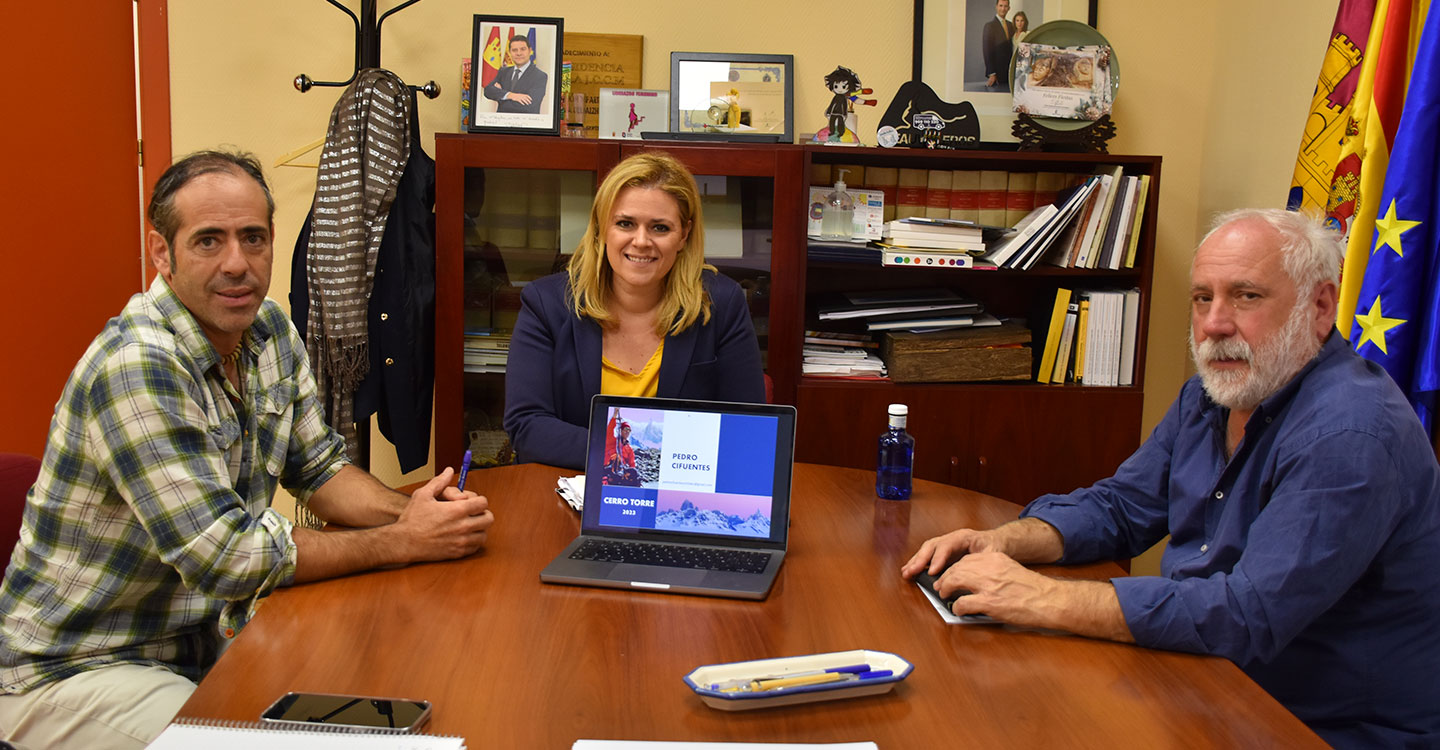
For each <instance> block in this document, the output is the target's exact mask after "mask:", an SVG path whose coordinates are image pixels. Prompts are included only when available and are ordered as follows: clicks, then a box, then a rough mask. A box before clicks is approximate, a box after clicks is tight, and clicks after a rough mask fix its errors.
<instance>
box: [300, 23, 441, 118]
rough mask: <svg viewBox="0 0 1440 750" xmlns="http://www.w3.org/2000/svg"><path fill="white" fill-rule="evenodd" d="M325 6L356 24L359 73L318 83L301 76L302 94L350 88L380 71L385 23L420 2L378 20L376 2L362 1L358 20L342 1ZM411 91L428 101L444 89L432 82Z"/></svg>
mask: <svg viewBox="0 0 1440 750" xmlns="http://www.w3.org/2000/svg"><path fill="white" fill-rule="evenodd" d="M325 2H327V3H330V4H331V5H333V6H335V7H337V8H339V9H340V10H342V11H344V13H345V15H347V16H350V20H351V21H352V22H354V24H355V72H353V73H351V74H350V77H349V78H347V79H345V80H343V81H316V80H313V79H311V78H310V76H308V75H305V74H304V73H301V74H300V75H298V76H295V88H297V89H299V90H300V93H302V94H303V93H305V92H306V91H309V90H310V89H311V88H314V87H315V86H349V85H350V84H351V83H353V82H354V81H355V78H356V77H357V76H359V75H360V71H362V70H365V69H366V68H378V67H380V26H381V25H382V24H384V23H385V19H387V18H389V17H390V16H393V15H395V14H396V13H398V12H400V11H402V10H404V9H405V8H408V7H410V6H412V5H414V4H415V3H418V2H420V0H406V1H405V2H403V3H400V4H399V5H397V6H395V7H393V8H391V9H390V10H388V11H386V12H385V13H384V14H383V15H380V16H378V17H377V16H376V8H375V3H376V0H360V17H358V18H357V17H356V16H355V14H354V13H353V12H351V10H350V9H349V8H347V7H345V6H344V5H341V4H340V3H339V2H338V0H325ZM410 88H411V89H412V90H414V91H418V92H420V93H422V94H424V95H425V98H427V99H434V98H435V97H437V96H439V95H440V87H439V86H438V85H436V83H435V82H434V81H430V82H429V83H426V84H425V85H424V86H411V87H410Z"/></svg>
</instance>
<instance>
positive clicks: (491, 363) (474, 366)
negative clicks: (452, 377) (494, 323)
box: [465, 329, 510, 373]
mask: <svg viewBox="0 0 1440 750" xmlns="http://www.w3.org/2000/svg"><path fill="white" fill-rule="evenodd" d="M509 356H510V331H508V330H494V329H484V330H474V331H466V332H465V372H498V373H503V372H505V360H506V358H507V357H509Z"/></svg>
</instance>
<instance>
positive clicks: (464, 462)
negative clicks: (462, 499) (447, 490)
mask: <svg viewBox="0 0 1440 750" xmlns="http://www.w3.org/2000/svg"><path fill="white" fill-rule="evenodd" d="M469 473H470V451H468V450H467V451H465V457H464V458H462V459H460V481H459V483H457V484H456V489H459V490H460V491H461V492H464V491H465V476H466V475H468V474H469Z"/></svg>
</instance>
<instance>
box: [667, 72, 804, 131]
mask: <svg viewBox="0 0 1440 750" xmlns="http://www.w3.org/2000/svg"><path fill="white" fill-rule="evenodd" d="M794 66H795V57H794V56H793V55H751V54H739V53H713V52H671V53H670V131H671V132H672V133H703V134H706V135H711V136H715V137H716V138H717V139H718V140H726V139H746V140H752V139H753V140H758V139H768V140H774V141H778V142H780V143H794V142H795V117H794V109H795V82H794V80H793V79H792V78H791V73H790V71H791V70H793V69H794Z"/></svg>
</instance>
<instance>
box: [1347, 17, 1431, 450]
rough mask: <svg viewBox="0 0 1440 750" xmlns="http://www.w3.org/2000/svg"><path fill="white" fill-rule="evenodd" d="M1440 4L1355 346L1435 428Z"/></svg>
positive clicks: (1394, 156) (1362, 300) (1394, 163)
mask: <svg viewBox="0 0 1440 750" xmlns="http://www.w3.org/2000/svg"><path fill="white" fill-rule="evenodd" d="M1437 180H1440V4H1437V5H1432V6H1431V8H1430V11H1429V13H1428V15H1427V16H1426V18H1425V29H1424V31H1423V32H1422V35H1421V37H1420V48H1419V50H1418V53H1417V55H1416V58H1415V67H1414V70H1413V72H1412V73H1411V74H1410V87H1409V90H1408V92H1407V93H1406V95H1405V111H1404V114H1403V115H1401V118H1400V129H1399V132H1398V133H1397V134H1396V136H1395V148H1394V151H1393V153H1391V155H1390V169H1389V171H1388V173H1387V174H1386V175H1385V190H1384V192H1383V193H1382V194H1381V199H1380V203H1379V205H1378V209H1379V211H1378V218H1377V219H1376V220H1375V242H1374V245H1373V246H1372V247H1371V250H1370V261H1369V263H1368V264H1367V265H1366V267H1365V281H1364V283H1363V284H1362V285H1361V287H1360V295H1359V299H1358V300H1357V302H1356V304H1355V322H1354V324H1353V325H1352V327H1351V333H1350V343H1351V344H1352V345H1353V346H1354V347H1355V350H1356V351H1357V352H1359V353H1360V354H1361V356H1363V357H1365V358H1366V359H1369V360H1371V361H1374V362H1377V363H1379V364H1380V365H1381V366H1382V367H1384V368H1385V370H1386V371H1388V372H1389V373H1390V377H1392V378H1394V379H1395V382H1396V383H1397V384H1399V386H1400V389H1401V390H1403V391H1405V394H1406V395H1407V396H1408V397H1409V398H1410V403H1411V404H1413V405H1414V407H1415V412H1416V413H1417V414H1419V415H1420V422H1421V423H1422V424H1424V425H1425V429H1426V430H1427V431H1428V430H1430V429H1431V427H1432V423H1433V419H1432V417H1433V415H1434V410H1435V395H1436V391H1437V389H1440V363H1437V357H1440V284H1437V280H1436V273H1437V263H1436V260H1437V257H1436V256H1437V253H1440V248H1437V243H1440V185H1437Z"/></svg>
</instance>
